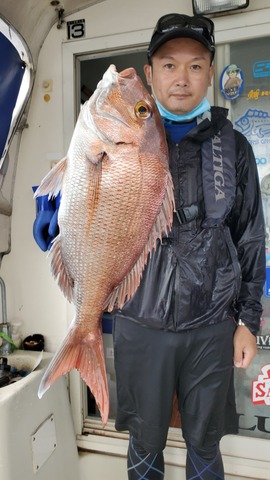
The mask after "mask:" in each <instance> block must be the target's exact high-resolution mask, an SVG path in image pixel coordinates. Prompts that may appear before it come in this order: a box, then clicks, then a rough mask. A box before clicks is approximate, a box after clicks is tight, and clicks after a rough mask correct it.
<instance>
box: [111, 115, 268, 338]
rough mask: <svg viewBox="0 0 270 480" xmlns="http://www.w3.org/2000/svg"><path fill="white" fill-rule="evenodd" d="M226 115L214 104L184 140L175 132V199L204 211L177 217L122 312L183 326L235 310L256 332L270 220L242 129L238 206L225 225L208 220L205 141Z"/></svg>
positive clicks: (143, 319)
mask: <svg viewBox="0 0 270 480" xmlns="http://www.w3.org/2000/svg"><path fill="white" fill-rule="evenodd" d="M226 122H228V120H227V110H225V109H222V108H219V107H212V109H211V121H209V120H208V119H206V120H203V121H202V122H201V123H200V124H198V125H197V126H196V127H195V128H193V129H192V130H191V131H190V132H189V133H188V134H187V135H186V136H185V137H184V138H183V139H182V140H181V142H180V143H179V145H176V144H175V143H173V142H172V141H171V140H170V139H169V138H168V146H169V158H170V170H171V172H172V176H173V180H174V185H175V200H176V206H177V208H179V206H180V207H182V208H183V207H186V206H190V205H198V206H199V211H198V215H197V216H196V218H194V219H192V220H191V221H187V222H186V223H183V224H180V223H179V222H178V220H177V219H175V221H174V225H173V228H172V231H171V232H170V235H169V237H167V238H164V239H163V240H162V242H159V241H158V245H157V248H156V250H155V251H153V253H152V254H151V257H150V259H149V260H148V263H147V266H146V267H145V269H144V272H143V275H142V280H141V283H140V286H139V288H138V290H137V291H136V293H135V294H134V296H133V297H132V298H131V300H129V301H128V302H126V303H125V305H124V306H123V308H122V309H121V310H118V311H117V315H121V316H124V317H127V318H129V319H131V320H133V321H136V322H139V323H141V324H143V325H147V326H151V327H153V328H158V329H165V330H170V331H176V332H179V331H185V330H189V329H193V328H197V327H201V326H206V325H211V324H215V323H218V322H222V321H224V320H226V319H228V318H232V317H234V318H235V319H236V320H237V319H239V318H241V320H242V321H243V322H245V323H246V325H247V326H248V328H249V329H250V331H251V332H252V333H253V334H254V335H255V334H256V333H257V331H258V329H259V325H260V317H261V313H262V306H261V302H260V300H261V296H262V293H263V285H264V280H265V244H264V240H265V231H264V219H263V210H262V203H261V196H260V190H259V182H258V174H257V166H256V161H255V158H254V154H253V151H252V148H251V146H250V144H249V143H248V141H247V140H246V138H245V137H244V136H243V135H242V134H241V133H239V132H237V131H235V130H234V131H233V132H234V133H233V134H234V137H235V148H236V166H235V167H236V192H235V193H236V194H235V198H234V203H233V207H232V209H231V211H230V213H229V214H228V215H227V217H226V219H225V221H223V222H221V224H220V225H219V226H216V227H211V228H203V226H202V223H203V220H204V218H205V208H204V205H205V202H204V195H205V193H204V192H203V184H202V160H201V144H202V142H204V141H205V140H206V139H208V138H210V137H212V136H213V135H215V134H216V133H217V132H218V131H220V130H221V129H222V127H223V126H224V125H225V124H226ZM228 141H229V139H228ZM191 216H192V215H191ZM115 313H116V312H115Z"/></svg>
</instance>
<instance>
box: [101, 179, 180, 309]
mask: <svg viewBox="0 0 270 480" xmlns="http://www.w3.org/2000/svg"><path fill="white" fill-rule="evenodd" d="M174 209H175V201H174V193H173V181H172V177H171V174H170V173H169V174H168V179H167V188H166V191H165V195H164V199H163V203H162V205H161V208H160V211H159V214H158V215H157V217H156V220H155V222H154V224H153V226H152V229H151V231H150V233H149V236H148V240H147V242H146V244H145V246H144V249H143V251H142V253H141V255H140V257H139V258H138V260H137V261H136V263H135V265H134V266H133V268H132V269H131V270H130V272H129V273H128V274H127V275H126V276H125V277H124V278H123V280H122V282H121V283H120V284H119V285H117V286H116V287H115V288H114V289H113V291H112V292H111V294H110V295H109V297H108V299H107V302H106V306H105V308H107V310H108V311H109V312H111V311H112V310H113V309H114V308H115V305H116V304H117V305H118V307H119V308H121V307H122V306H123V304H124V303H125V302H126V301H127V300H129V299H130V298H131V297H132V295H133V294H134V293H135V292H136V290H137V288H138V286H139V284H140V281H141V276H142V272H143V269H144V267H145V265H146V263H147V259H148V255H149V254H151V252H152V250H153V249H155V248H156V244H157V239H158V238H159V239H160V240H161V239H162V233H165V234H166V235H167V234H168V232H169V230H170V229H171V227H172V222H173V212H174Z"/></svg>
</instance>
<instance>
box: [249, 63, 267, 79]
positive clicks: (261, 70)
mask: <svg viewBox="0 0 270 480" xmlns="http://www.w3.org/2000/svg"><path fill="white" fill-rule="evenodd" d="M253 76H254V77H255V78H263V77H270V60H260V61H258V62H255V63H254V64H253Z"/></svg>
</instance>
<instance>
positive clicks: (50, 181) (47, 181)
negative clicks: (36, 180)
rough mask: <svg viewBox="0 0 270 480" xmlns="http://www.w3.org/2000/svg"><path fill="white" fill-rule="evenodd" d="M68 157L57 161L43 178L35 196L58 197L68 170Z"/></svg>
mask: <svg viewBox="0 0 270 480" xmlns="http://www.w3.org/2000/svg"><path fill="white" fill-rule="evenodd" d="M66 164H67V158H66V157H64V158H62V160H60V161H59V162H57V163H56V165H55V166H54V167H53V168H52V169H51V170H50V171H49V173H47V175H46V176H45V177H44V178H43V180H41V182H40V185H39V187H38V188H37V190H36V191H35V195H34V196H35V197H40V196H42V195H49V198H51V197H56V196H57V195H58V193H59V192H60V190H61V188H62V184H63V178H64V174H65V171H66Z"/></svg>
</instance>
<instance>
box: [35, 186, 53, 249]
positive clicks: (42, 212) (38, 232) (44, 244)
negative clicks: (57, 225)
mask: <svg viewBox="0 0 270 480" xmlns="http://www.w3.org/2000/svg"><path fill="white" fill-rule="evenodd" d="M36 189H37V187H33V190H34V191H35V190H36ZM36 206H37V214H36V219H35V221H34V225H33V235H34V239H35V241H36V243H37V244H38V246H39V247H40V248H41V250H43V252H46V251H47V250H48V248H49V245H50V243H51V241H52V240H53V237H52V236H51V235H50V234H49V225H50V222H51V219H52V217H53V215H54V204H53V200H52V199H51V200H49V199H48V195H43V196H41V197H37V198H36Z"/></svg>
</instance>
